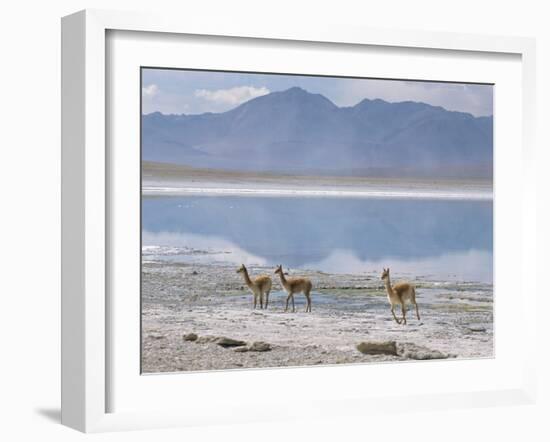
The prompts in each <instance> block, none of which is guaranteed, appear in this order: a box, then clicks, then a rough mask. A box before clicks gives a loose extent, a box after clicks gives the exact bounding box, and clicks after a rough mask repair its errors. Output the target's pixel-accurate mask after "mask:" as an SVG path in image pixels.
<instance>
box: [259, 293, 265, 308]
mask: <svg viewBox="0 0 550 442" xmlns="http://www.w3.org/2000/svg"><path fill="white" fill-rule="evenodd" d="M260 308H261V309H263V308H264V294H263V293H262V292H260Z"/></svg>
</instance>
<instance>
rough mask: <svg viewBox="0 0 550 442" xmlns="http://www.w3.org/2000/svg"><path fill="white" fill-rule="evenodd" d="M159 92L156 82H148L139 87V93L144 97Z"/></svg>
mask: <svg viewBox="0 0 550 442" xmlns="http://www.w3.org/2000/svg"><path fill="white" fill-rule="evenodd" d="M158 92H159V87H158V86H157V85H156V84H150V85H149V86H144V87H142V88H141V93H142V94H143V96H145V97H151V98H152V97H154V96H155V95H157V94H158Z"/></svg>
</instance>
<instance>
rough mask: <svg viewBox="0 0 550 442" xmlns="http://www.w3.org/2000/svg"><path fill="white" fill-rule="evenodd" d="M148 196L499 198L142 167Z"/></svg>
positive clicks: (384, 184)
mask: <svg viewBox="0 0 550 442" xmlns="http://www.w3.org/2000/svg"><path fill="white" fill-rule="evenodd" d="M142 195H143V196H146V197H147V196H185V195H204V196H220V195H239V196H273V197H312V198H315V197H331V198H338V197H346V198H415V199H449V200H479V201H490V200H492V199H493V185H492V181H490V180H474V179H472V180H459V179H425V178H400V179H398V178H381V177H357V176H324V175H319V176H313V175H283V174H280V175H277V174H273V173H254V172H238V171H227V170H214V169H196V168H191V167H186V166H178V165H169V164H162V163H148V162H144V163H143V164H142Z"/></svg>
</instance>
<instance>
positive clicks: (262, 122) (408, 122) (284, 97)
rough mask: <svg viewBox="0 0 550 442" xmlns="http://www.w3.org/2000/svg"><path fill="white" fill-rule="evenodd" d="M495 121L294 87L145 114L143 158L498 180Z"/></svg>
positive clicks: (223, 166) (207, 164) (411, 104)
mask: <svg viewBox="0 0 550 442" xmlns="http://www.w3.org/2000/svg"><path fill="white" fill-rule="evenodd" d="M492 146H493V117H492V116H490V117H474V116H472V115H471V114H468V113H463V112H454V111H448V110H446V109H444V108H442V107H438V106H431V105H429V104H426V103H420V102H413V101H404V102H400V103H389V102H386V101H384V100H380V99H374V100H369V99H364V100H362V101H361V102H360V103H358V104H357V105H355V106H352V107H338V106H336V105H335V104H334V103H332V102H331V101H330V100H329V99H328V98H326V97H324V96H323V95H321V94H312V93H309V92H307V91H306V90H304V89H301V88H298V87H293V88H290V89H287V90H285V91H281V92H272V93H270V94H267V95H263V96H261V97H257V98H254V99H252V100H250V101H247V102H246V103H243V104H241V105H240V106H238V107H236V108H235V109H232V110H230V111H227V112H223V113H218V114H214V113H205V114H201V115H184V114H181V115H164V114H161V113H158V112H155V113H152V114H148V115H143V116H142V158H143V160H146V161H159V162H166V163H173V164H185V165H189V166H192V167H201V168H214V169H216V168H217V169H228V170H243V171H257V172H262V171H265V172H275V173H284V172H288V173H297V172H299V173H301V174H321V175H322V174H328V175H357V176H388V177H391V176H399V175H406V176H411V177H415V176H418V177H441V178H445V177H451V178H491V177H492V158H493V148H492Z"/></svg>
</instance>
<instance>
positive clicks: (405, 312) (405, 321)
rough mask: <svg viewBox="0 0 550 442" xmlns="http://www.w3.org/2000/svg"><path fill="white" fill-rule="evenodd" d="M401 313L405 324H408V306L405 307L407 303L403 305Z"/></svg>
mask: <svg viewBox="0 0 550 442" xmlns="http://www.w3.org/2000/svg"><path fill="white" fill-rule="evenodd" d="M401 312H402V313H403V324H406V323H407V318H406V317H405V315H406V314H407V306H406V305H405V302H402V303H401Z"/></svg>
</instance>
